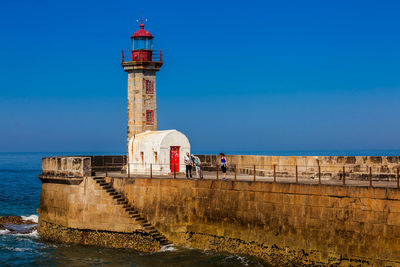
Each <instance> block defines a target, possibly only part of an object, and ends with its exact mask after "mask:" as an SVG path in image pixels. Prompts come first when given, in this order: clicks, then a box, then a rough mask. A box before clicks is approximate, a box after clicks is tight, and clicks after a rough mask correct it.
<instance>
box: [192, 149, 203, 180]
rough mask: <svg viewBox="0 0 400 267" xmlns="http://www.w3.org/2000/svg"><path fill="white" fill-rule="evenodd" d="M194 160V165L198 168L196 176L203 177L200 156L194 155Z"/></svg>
mask: <svg viewBox="0 0 400 267" xmlns="http://www.w3.org/2000/svg"><path fill="white" fill-rule="evenodd" d="M192 161H193V166H194V167H195V168H196V176H197V179H203V172H202V171H201V167H200V164H201V162H200V158H199V157H197V156H195V155H192Z"/></svg>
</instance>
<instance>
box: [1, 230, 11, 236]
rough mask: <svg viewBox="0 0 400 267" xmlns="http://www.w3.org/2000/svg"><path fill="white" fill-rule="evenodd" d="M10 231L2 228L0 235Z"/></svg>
mask: <svg viewBox="0 0 400 267" xmlns="http://www.w3.org/2000/svg"><path fill="white" fill-rule="evenodd" d="M9 232H10V231H9V230H7V229H5V230H0V235H5V234H7V233H9Z"/></svg>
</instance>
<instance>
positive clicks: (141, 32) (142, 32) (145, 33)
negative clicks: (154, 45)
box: [131, 22, 154, 38]
mask: <svg viewBox="0 0 400 267" xmlns="http://www.w3.org/2000/svg"><path fill="white" fill-rule="evenodd" d="M136 37H147V38H154V36H153V35H151V33H149V32H148V31H146V30H145V29H144V24H143V22H142V23H141V24H140V30H138V31H137V32H135V33H134V34H133V35H132V37H131V38H136Z"/></svg>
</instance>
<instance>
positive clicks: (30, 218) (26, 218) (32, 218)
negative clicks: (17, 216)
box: [21, 214, 39, 223]
mask: <svg viewBox="0 0 400 267" xmlns="http://www.w3.org/2000/svg"><path fill="white" fill-rule="evenodd" d="M21 218H22V220H24V221H32V222H34V223H38V221H39V216H37V215H36V214H32V215H29V216H21Z"/></svg>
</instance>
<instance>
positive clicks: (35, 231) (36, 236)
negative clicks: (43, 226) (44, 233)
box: [13, 230, 39, 238]
mask: <svg viewBox="0 0 400 267" xmlns="http://www.w3.org/2000/svg"><path fill="white" fill-rule="evenodd" d="M13 235H14V236H26V237H32V238H38V237H39V233H38V231H37V230H33V231H32V232H30V233H26V234H22V233H18V234H13Z"/></svg>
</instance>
